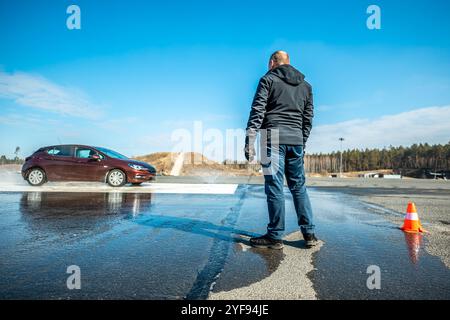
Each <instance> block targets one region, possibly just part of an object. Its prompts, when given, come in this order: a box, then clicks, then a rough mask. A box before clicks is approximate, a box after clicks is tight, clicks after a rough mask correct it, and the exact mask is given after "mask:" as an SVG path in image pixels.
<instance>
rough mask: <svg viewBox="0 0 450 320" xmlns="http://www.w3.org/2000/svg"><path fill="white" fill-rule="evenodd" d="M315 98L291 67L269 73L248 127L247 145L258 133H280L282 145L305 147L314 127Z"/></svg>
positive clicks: (262, 80)
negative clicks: (270, 130) (264, 131)
mask: <svg viewBox="0 0 450 320" xmlns="http://www.w3.org/2000/svg"><path fill="white" fill-rule="evenodd" d="M312 119H313V94H312V87H311V85H310V84H309V83H308V82H306V81H305V76H304V75H303V74H302V73H301V72H300V71H298V70H297V69H295V68H294V67H292V66H291V65H286V64H285V65H281V66H279V67H277V68H275V69H273V70H270V71H269V72H267V73H266V74H265V75H264V76H263V77H262V78H261V80H260V81H259V85H258V89H257V91H256V94H255V97H254V99H253V103H252V110H251V112H250V117H249V119H248V123H247V135H248V137H247V141H248V140H249V138H250V142H251V141H252V140H253V139H252V138H253V136H254V135H255V134H256V132H257V131H258V130H259V129H278V130H279V143H280V144H289V145H305V143H306V140H308V137H309V133H310V131H311V127H312Z"/></svg>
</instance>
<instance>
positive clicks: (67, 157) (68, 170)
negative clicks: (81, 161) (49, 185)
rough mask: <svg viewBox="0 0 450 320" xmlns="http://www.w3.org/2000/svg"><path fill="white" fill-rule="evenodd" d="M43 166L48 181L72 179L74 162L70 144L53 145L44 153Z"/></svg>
mask: <svg viewBox="0 0 450 320" xmlns="http://www.w3.org/2000/svg"><path fill="white" fill-rule="evenodd" d="M43 158H44V160H45V161H44V162H43V167H44V170H45V172H46V174H47V177H48V179H49V180H50V181H52V180H53V181H58V180H72V179H73V173H72V167H73V165H74V163H75V160H74V158H73V147H72V146H54V147H51V148H49V149H47V150H46V151H45V153H44V156H43Z"/></svg>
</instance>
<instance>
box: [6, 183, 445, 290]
mask: <svg viewBox="0 0 450 320" xmlns="http://www.w3.org/2000/svg"><path fill="white" fill-rule="evenodd" d="M309 190H310V191H309V192H310V197H311V200H312V205H313V210H314V213H315V219H316V226H317V234H318V236H319V237H320V238H321V239H322V240H324V242H325V244H324V245H323V247H322V248H321V250H320V251H319V252H317V253H316V254H315V255H314V266H315V271H313V272H311V273H310V274H309V277H310V278H311V279H312V281H313V283H314V288H315V290H316V292H317V294H318V297H319V298H320V299H415V298H420V299H427V298H437V299H449V298H450V293H449V290H450V283H449V279H450V277H449V275H450V274H449V271H448V269H447V268H446V267H445V266H444V265H443V263H442V262H441V261H440V260H439V258H437V257H433V256H431V255H429V254H427V253H426V252H425V251H424V249H423V247H424V246H425V245H426V236H421V235H419V236H416V235H409V234H404V233H403V232H402V231H400V230H398V229H397V228H396V227H397V226H395V225H393V224H392V223H390V222H388V221H386V220H385V219H384V218H383V216H382V215H379V214H376V213H373V212H371V211H370V210H369V209H368V208H367V207H366V206H365V205H364V203H362V202H360V201H359V200H358V198H357V197H355V196H350V195H346V194H343V193H338V192H324V191H320V189H314V188H310V189H309ZM0 201H1V202H2V207H1V208H0V218H1V219H0V231H1V232H0V258H2V259H3V258H5V259H6V257H7V258H8V263H7V264H1V265H0V272H1V273H0V280H1V281H0V297H3V298H42V297H48V298H147V299H183V298H186V297H188V298H191V299H203V298H205V297H207V295H208V293H209V292H210V290H211V288H213V290H214V291H215V292H219V291H229V290H232V289H235V288H238V287H243V286H248V285H250V284H252V283H254V282H258V281H261V280H262V279H264V278H266V277H268V276H270V274H271V273H272V272H274V271H275V270H276V269H277V268H278V266H279V265H280V263H281V261H282V260H283V258H284V256H283V251H282V250H279V251H278V250H270V251H269V250H263V249H254V248H250V247H249V246H248V237H249V236H252V235H256V234H262V233H264V232H265V227H266V223H267V213H266V205H265V197H264V192H263V188H262V187H261V186H256V185H255V186H245V185H244V186H242V185H241V186H239V188H238V189H237V191H236V193H235V194H234V195H185V194H176V195H174V194H172V195H169V194H157V195H154V194H139V193H39V192H29V193H8V194H5V193H1V194H0ZM286 206H287V208H286V227H287V230H286V233H287V234H288V233H291V232H293V231H296V230H297V225H296V217H295V214H294V213H293V212H294V211H293V205H292V201H291V200H290V195H289V193H288V191H287V190H286ZM5 259H3V261H6V260H5ZM67 263H70V264H74V263H75V264H80V265H81V266H82V270H84V271H83V272H84V275H85V277H86V278H85V281H86V282H85V287H84V288H85V289H84V290H82V292H78V293H74V292H67V290H66V288H65V287H64V284H65V280H66V278H65V277H66V273H65V268H66V266H67V265H66V264H67ZM370 265H377V266H379V267H380V269H381V290H369V289H368V288H367V286H366V281H367V278H368V276H369V274H367V273H366V270H367V268H368V266H370ZM55 279H57V280H58V281H60V282H61V283H62V285H60V284H58V283H55ZM111 279H113V281H112V283H111Z"/></svg>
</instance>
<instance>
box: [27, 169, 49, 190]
mask: <svg viewBox="0 0 450 320" xmlns="http://www.w3.org/2000/svg"><path fill="white" fill-rule="evenodd" d="M27 181H28V183H29V184H31V185H32V186H40V185H43V184H44V183H45V181H46V179H45V172H44V170H42V169H39V168H33V169H31V170H30V172H28V176H27Z"/></svg>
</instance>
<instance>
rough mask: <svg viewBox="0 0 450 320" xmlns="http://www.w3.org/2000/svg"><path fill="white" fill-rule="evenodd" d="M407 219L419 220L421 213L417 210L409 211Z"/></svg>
mask: <svg viewBox="0 0 450 320" xmlns="http://www.w3.org/2000/svg"><path fill="white" fill-rule="evenodd" d="M405 219H406V220H413V221H419V215H418V214H417V212H408V213H407V214H406V218H405Z"/></svg>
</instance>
